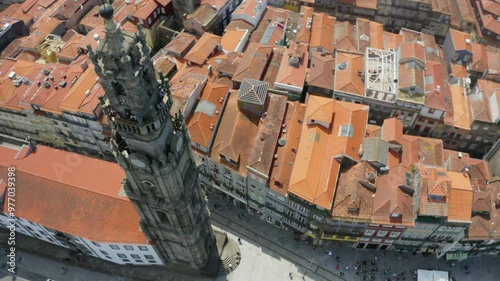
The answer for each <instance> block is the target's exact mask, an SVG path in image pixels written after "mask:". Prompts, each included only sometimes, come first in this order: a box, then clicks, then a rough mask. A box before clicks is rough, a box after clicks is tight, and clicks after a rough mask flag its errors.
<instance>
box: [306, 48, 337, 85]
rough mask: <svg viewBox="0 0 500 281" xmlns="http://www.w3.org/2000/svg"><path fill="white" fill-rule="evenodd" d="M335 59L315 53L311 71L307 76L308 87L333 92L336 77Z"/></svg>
mask: <svg viewBox="0 0 500 281" xmlns="http://www.w3.org/2000/svg"><path fill="white" fill-rule="evenodd" d="M334 69H335V59H334V58H333V57H332V56H328V55H322V53H319V52H314V53H313V54H312V59H311V67H310V71H309V73H308V75H307V83H308V85H311V86H315V87H320V88H325V89H330V90H333V85H334V81H335V77H334V75H333V73H334Z"/></svg>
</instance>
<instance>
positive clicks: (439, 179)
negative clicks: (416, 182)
mask: <svg viewBox="0 0 500 281" xmlns="http://www.w3.org/2000/svg"><path fill="white" fill-rule="evenodd" d="M416 168H417V170H418V173H419V174H420V176H421V177H422V181H421V189H420V208H419V211H418V213H419V215H424V216H441V217H448V214H449V203H450V199H449V196H450V192H451V184H452V182H451V179H450V178H449V177H448V173H447V172H446V170H445V169H444V168H442V167H435V166H425V165H416ZM438 191H439V192H438ZM433 195H434V196H443V197H444V201H439V200H433V199H432V197H429V196H433Z"/></svg>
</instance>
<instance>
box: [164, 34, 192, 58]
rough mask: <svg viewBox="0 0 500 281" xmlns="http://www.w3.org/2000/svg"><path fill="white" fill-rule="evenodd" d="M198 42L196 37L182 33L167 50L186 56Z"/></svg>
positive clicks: (171, 42)
mask: <svg viewBox="0 0 500 281" xmlns="http://www.w3.org/2000/svg"><path fill="white" fill-rule="evenodd" d="M195 42H196V37H194V36H193V35H191V34H189V33H186V32H181V33H179V34H177V36H175V38H174V39H172V40H171V41H170V42H169V43H168V44H167V45H166V46H165V48H164V49H165V50H167V51H169V52H173V53H177V54H184V53H185V52H187V51H188V50H189V48H191V47H192V46H193V45H194V44H195Z"/></svg>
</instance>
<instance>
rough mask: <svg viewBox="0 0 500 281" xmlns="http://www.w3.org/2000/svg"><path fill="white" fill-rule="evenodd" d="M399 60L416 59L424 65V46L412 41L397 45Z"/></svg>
mask: <svg viewBox="0 0 500 281" xmlns="http://www.w3.org/2000/svg"><path fill="white" fill-rule="evenodd" d="M399 48H400V52H401V56H400V57H401V59H402V60H403V59H416V60H419V61H420V62H422V63H425V46H423V45H421V44H419V43H417V42H415V41H413V42H404V43H401V45H399Z"/></svg>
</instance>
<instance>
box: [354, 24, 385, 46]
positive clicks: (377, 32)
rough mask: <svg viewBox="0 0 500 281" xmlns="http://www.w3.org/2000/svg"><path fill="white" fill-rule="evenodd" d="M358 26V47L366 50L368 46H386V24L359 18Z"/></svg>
mask: <svg viewBox="0 0 500 281" xmlns="http://www.w3.org/2000/svg"><path fill="white" fill-rule="evenodd" d="M356 28H357V34H358V39H357V40H356V41H357V42H358V46H357V49H358V51H360V52H364V51H365V49H366V48H367V47H371V48H377V49H383V48H384V26H383V25H382V24H380V23H378V22H374V21H369V20H367V19H362V18H357V19H356Z"/></svg>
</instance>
